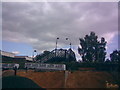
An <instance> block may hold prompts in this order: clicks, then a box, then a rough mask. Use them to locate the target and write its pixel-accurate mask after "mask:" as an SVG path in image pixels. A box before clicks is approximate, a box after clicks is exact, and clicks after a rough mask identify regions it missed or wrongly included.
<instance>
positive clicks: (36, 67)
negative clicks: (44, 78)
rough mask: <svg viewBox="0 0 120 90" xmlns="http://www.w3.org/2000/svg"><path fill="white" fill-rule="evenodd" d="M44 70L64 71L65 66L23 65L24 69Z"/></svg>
mask: <svg viewBox="0 0 120 90" xmlns="http://www.w3.org/2000/svg"><path fill="white" fill-rule="evenodd" d="M26 67H27V68H31V69H45V70H66V65H65V64H43V63H25V68H26Z"/></svg>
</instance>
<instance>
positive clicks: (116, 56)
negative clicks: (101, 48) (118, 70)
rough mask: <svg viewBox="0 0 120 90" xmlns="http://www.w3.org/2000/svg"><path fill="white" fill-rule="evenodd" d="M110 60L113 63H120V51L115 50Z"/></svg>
mask: <svg viewBox="0 0 120 90" xmlns="http://www.w3.org/2000/svg"><path fill="white" fill-rule="evenodd" d="M110 59H111V62H112V63H120V50H114V51H113V52H112V53H111V54H110Z"/></svg>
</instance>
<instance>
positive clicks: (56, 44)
mask: <svg viewBox="0 0 120 90" xmlns="http://www.w3.org/2000/svg"><path fill="white" fill-rule="evenodd" d="M58 39H59V37H57V38H56V48H55V57H56V51H57V43H58Z"/></svg>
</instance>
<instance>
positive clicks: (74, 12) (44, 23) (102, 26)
mask: <svg viewBox="0 0 120 90" xmlns="http://www.w3.org/2000/svg"><path fill="white" fill-rule="evenodd" d="M90 31H94V32H95V33H96V35H98V37H99V38H101V37H105V39H106V41H107V51H108V53H110V52H111V51H113V50H115V49H117V48H118V3H117V2H37V3H35V2H3V3H2V35H3V36H2V45H3V47H2V49H3V50H4V51H9V52H14V53H17V54H18V55H28V56H32V52H33V50H34V49H36V50H37V51H38V53H41V52H42V51H44V50H53V49H54V48H55V42H56V38H57V37H59V38H60V39H59V40H58V48H69V43H70V42H71V43H72V49H73V50H74V51H75V52H76V55H77V58H79V57H78V54H77V47H78V45H79V38H83V37H84V36H85V35H86V34H89V33H90ZM65 38H69V40H67V41H66V40H65Z"/></svg>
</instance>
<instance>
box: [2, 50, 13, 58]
mask: <svg viewBox="0 0 120 90" xmlns="http://www.w3.org/2000/svg"><path fill="white" fill-rule="evenodd" d="M0 53H1V55H2V56H7V57H15V54H14V53H11V52H6V51H1V50H0Z"/></svg>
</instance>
